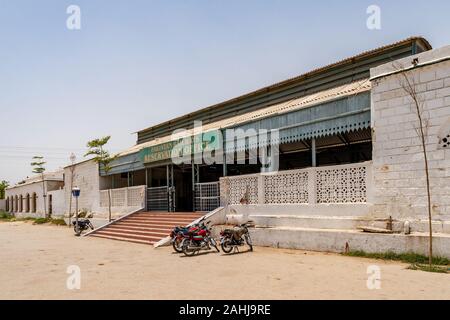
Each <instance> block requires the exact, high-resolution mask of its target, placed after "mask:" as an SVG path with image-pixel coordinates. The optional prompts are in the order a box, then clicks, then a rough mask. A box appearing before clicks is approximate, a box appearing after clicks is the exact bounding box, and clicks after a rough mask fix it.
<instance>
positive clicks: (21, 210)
mask: <svg viewBox="0 0 450 320" xmlns="http://www.w3.org/2000/svg"><path fill="white" fill-rule="evenodd" d="M19 212H23V196H22V195H20V198H19Z"/></svg>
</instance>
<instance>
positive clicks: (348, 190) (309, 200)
mask: <svg viewBox="0 0 450 320" xmlns="http://www.w3.org/2000/svg"><path fill="white" fill-rule="evenodd" d="M371 168H372V163H371V162H364V163H357V164H349V165H339V166H330V167H318V168H308V169H302V170H289V171H280V172H277V173H270V174H253V175H246V176H237V177H225V178H221V179H220V196H221V203H222V205H227V204H230V205H233V204H244V202H243V201H241V200H242V199H245V198H247V200H248V201H247V204H316V203H324V204H325V203H365V202H368V194H369V193H370V191H369V189H370V186H371V180H370V179H369V177H370V176H371V174H370V172H371Z"/></svg>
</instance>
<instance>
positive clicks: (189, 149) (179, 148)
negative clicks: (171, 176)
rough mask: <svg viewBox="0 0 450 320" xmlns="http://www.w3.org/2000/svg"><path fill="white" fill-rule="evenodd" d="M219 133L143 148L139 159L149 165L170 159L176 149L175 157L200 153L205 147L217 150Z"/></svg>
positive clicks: (213, 132) (208, 133) (209, 133)
mask: <svg viewBox="0 0 450 320" xmlns="http://www.w3.org/2000/svg"><path fill="white" fill-rule="evenodd" d="M218 134H220V131H211V132H207V133H203V134H200V135H196V136H194V137H190V138H188V139H185V141H183V139H179V140H178V141H169V142H165V143H161V144H158V145H155V146H151V147H148V148H144V149H142V150H141V151H140V158H141V160H142V162H143V163H151V162H157V161H162V160H168V159H171V158H172V151H173V150H174V148H176V150H175V151H176V152H177V156H179V157H183V156H189V155H192V154H197V153H201V152H203V151H204V150H205V148H206V147H207V146H209V148H210V149H211V148H212V149H215V150H217V149H219V148H221V146H220V141H221V139H218V138H219V137H218Z"/></svg>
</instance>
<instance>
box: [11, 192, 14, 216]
mask: <svg viewBox="0 0 450 320" xmlns="http://www.w3.org/2000/svg"><path fill="white" fill-rule="evenodd" d="M11 212H14V197H13V196H11Z"/></svg>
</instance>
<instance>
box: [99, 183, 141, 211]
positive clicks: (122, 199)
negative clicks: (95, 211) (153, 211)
mask: <svg viewBox="0 0 450 320" xmlns="http://www.w3.org/2000/svg"><path fill="white" fill-rule="evenodd" d="M144 201H145V186H137V187H129V188H120V189H111V206H112V207H143V206H144ZM107 206H108V190H101V191H100V207H107Z"/></svg>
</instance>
